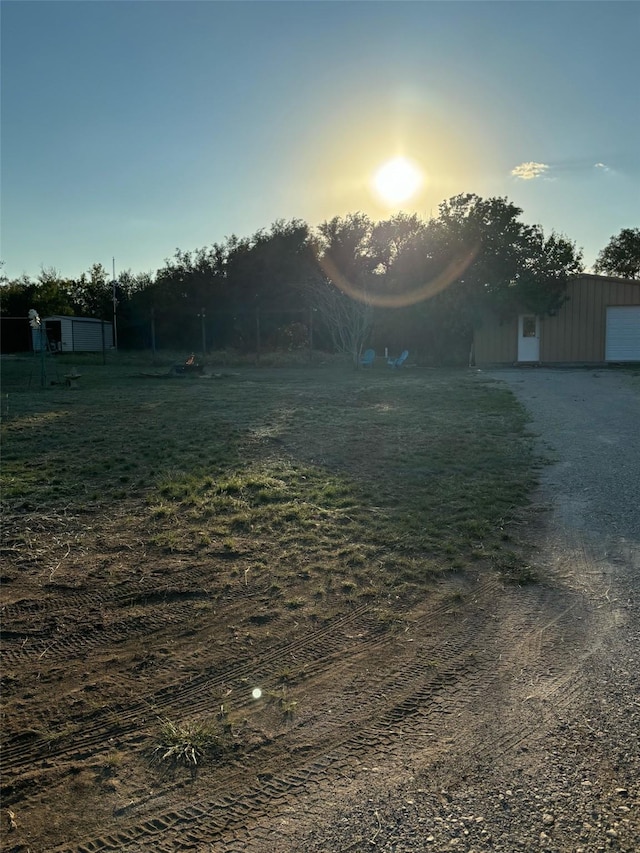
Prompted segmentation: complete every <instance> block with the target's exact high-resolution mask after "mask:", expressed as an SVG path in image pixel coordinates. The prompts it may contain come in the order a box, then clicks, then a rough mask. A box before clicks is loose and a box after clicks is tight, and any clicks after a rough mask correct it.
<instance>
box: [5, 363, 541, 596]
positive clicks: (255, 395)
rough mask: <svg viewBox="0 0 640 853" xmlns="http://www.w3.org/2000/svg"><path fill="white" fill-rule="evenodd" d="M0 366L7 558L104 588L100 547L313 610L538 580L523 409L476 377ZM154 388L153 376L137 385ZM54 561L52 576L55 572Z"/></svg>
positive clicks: (531, 475)
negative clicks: (229, 580)
mask: <svg viewBox="0 0 640 853" xmlns="http://www.w3.org/2000/svg"><path fill="white" fill-rule="evenodd" d="M36 362H38V359H33V358H25V359H18V360H9V359H6V360H3V364H2V373H3V392H2V416H3V462H2V499H3V507H4V518H5V543H4V545H5V548H8V549H10V550H11V551H12V552H13V553H17V552H19V553H20V554H21V555H22V559H29V560H30V561H31V564H32V565H34V566H37V565H40V566H41V567H42V571H43V572H45V573H49V574H53V573H56V574H57V576H60V574H61V573H63V572H64V571H71V569H73V571H74V572H79V573H89V574H91V573H93V572H99V571H100V566H99V564H98V563H97V562H96V558H95V554H94V545H95V543H96V542H97V541H108V542H110V543H111V545H112V547H114V548H121V549H129V550H131V551H133V552H136V553H137V554H140V553H142V552H144V553H145V554H147V555H149V557H150V558H152V555H154V554H155V555H156V556H157V557H158V558H159V559H160V558H162V557H163V556H164V557H166V556H167V555H173V556H175V557H179V558H180V559H194V560H197V561H198V563H199V564H202V563H204V562H207V561H208V562H209V563H210V565H211V572H212V573H215V572H216V571H217V568H216V567H224V570H225V572H227V570H228V569H229V566H230V565H231V564H234V562H235V565H236V571H237V573H238V576H239V577H240V579H241V581H242V582H244V583H246V584H249V583H251V582H254V581H255V580H256V578H258V577H260V578H261V579H262V580H263V582H266V581H267V579H268V585H269V588H270V589H271V590H272V593H273V598H274V601H277V603H278V606H280V607H283V608H287V609H290V610H296V609H302V608H304V607H305V605H306V604H307V603H309V602H311V601H313V602H316V603H317V602H319V601H321V600H323V599H325V598H326V597H327V596H330V595H331V594H332V593H336V592H339V593H340V598H341V599H343V598H345V597H346V598H347V599H349V600H352V601H353V600H357V599H363V598H365V599H366V598H374V597H377V596H380V595H383V594H388V593H389V592H390V591H391V590H395V591H396V592H399V591H402V593H403V594H408V595H411V594H412V593H416V592H419V591H420V590H421V589H423V588H424V586H425V584H428V583H429V581H430V580H432V579H433V578H434V576H437V575H438V574H440V573H442V572H447V571H452V570H453V571H459V570H463V569H465V567H468V566H469V565H475V566H480V564H482V565H485V566H488V567H492V566H493V567H495V568H497V569H498V570H499V571H502V572H503V573H504V574H505V577H507V578H508V579H512V580H515V581H522V580H526V579H527V578H526V572H523V571H522V570H521V569H519V568H518V561H517V560H516V559H515V557H514V554H513V553H512V543H511V541H510V539H511V532H510V522H511V521H512V520H513V519H514V518H515V517H517V516H518V515H519V513H521V511H522V508H523V507H524V506H525V505H526V503H527V495H528V493H529V492H530V489H531V487H532V484H533V481H534V476H535V470H534V459H533V457H532V452H531V447H530V441H529V438H528V437H527V434H526V419H525V416H524V414H523V411H522V410H521V408H520V407H519V406H518V404H517V403H516V402H515V401H514V399H513V398H512V397H511V395H510V394H509V393H508V392H507V391H506V390H502V389H500V388H499V387H498V386H496V385H495V384H492V383H491V382H489V381H487V380H485V379H484V378H483V376H482V374H477V373H475V372H469V371H465V370H460V371H447V370H419V369H414V370H406V371H404V372H397V373H394V372H391V371H387V370H382V369H378V370H373V371H368V372H365V371H354V370H353V369H351V368H348V367H346V368H344V369H336V368H333V367H332V368H321V367H317V368H311V367H309V368H296V369H273V368H265V369H251V368H238V369H233V368H226V369H222V370H221V371H220V372H219V373H212V374H209V375H205V376H204V377H202V378H192V377H181V378H168V377H158V378H152V376H150V375H149V374H153V373H154V372H156V373H159V374H160V373H162V368H149V367H148V366H147V367H140V366H139V365H138V366H136V364H135V362H129V363H126V360H125V359H124V358H122V359H121V360H120V362H119V363H111V364H108V365H106V366H103V365H102V364H100V363H99V359H91V358H89V357H87V358H86V359H85V362H84V363H82V362H80V363H79V361H78V357H77V356H76V357H75V358H74V362H73V364H74V366H75V367H77V369H78V370H79V372H80V373H81V374H82V376H81V379H80V380H79V383H78V384H79V387H77V388H68V387H65V386H64V385H63V384H59V385H58V384H55V385H53V384H49V383H50V382H51V381H63V376H64V373H65V372H67V371H68V370H69V365H65V363H64V361H63V360H62V359H60V360H57V361H55V362H51V361H50V362H48V363H47V383H48V384H46V385H45V387H41V386H40V372H39V366H38V364H36ZM143 374H147V375H143ZM58 564H59V565H58Z"/></svg>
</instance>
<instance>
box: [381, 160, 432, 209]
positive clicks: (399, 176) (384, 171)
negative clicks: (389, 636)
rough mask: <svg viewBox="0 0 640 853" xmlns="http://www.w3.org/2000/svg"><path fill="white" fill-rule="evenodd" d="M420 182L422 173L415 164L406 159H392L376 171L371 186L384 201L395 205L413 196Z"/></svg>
mask: <svg viewBox="0 0 640 853" xmlns="http://www.w3.org/2000/svg"><path fill="white" fill-rule="evenodd" d="M422 180H423V178H422V172H421V171H420V169H419V168H418V167H417V166H416V165H415V163H412V162H411V160H407V158H406V157H394V159H393V160H389V161H388V162H386V163H385V164H384V165H383V166H381V167H380V168H379V169H378V171H377V172H376V174H375V177H374V179H373V185H374V187H375V189H376V192H377V193H378V194H379V195H380V196H381V197H382V198H383V199H384V200H385V201H387V202H390V203H392V204H397V203H398V202H401V201H406V200H407V199H408V198H411V196H412V195H415V193H416V192H417V191H418V189H419V188H420V186H421V184H422Z"/></svg>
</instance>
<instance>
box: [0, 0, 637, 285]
mask: <svg viewBox="0 0 640 853" xmlns="http://www.w3.org/2000/svg"><path fill="white" fill-rule="evenodd" d="M0 16H1V17H0V27H1V38H2V45H1V47H2V53H1V72H2V83H1V87H2V88H1V101H0V109H1V121H2V130H1V149H0V166H1V176H2V185H1V190H0V214H1V220H0V225H1V244H0V258H2V260H3V262H4V272H5V274H6V275H7V276H8V277H9V278H15V277H18V276H19V275H21V274H23V273H26V274H28V275H30V276H32V277H36V276H37V275H38V273H39V272H40V270H41V269H42V268H51V267H54V268H55V269H56V270H58V272H59V273H60V274H61V275H62V276H66V277H77V276H79V275H80V273H81V272H83V271H85V270H87V269H89V268H90V266H91V265H92V264H94V263H102V264H103V265H104V266H105V267H106V268H107V270H108V271H111V270H112V263H113V262H112V259H114V258H115V268H116V275H117V273H118V271H119V270H124V269H129V270H131V271H132V272H134V273H139V272H155V271H156V270H157V269H159V268H161V267H162V266H163V264H164V261H165V259H167V258H170V257H171V256H172V255H173V254H174V252H175V250H176V249H177V248H179V249H181V250H184V251H186V250H192V249H196V248H201V247H204V246H210V245H211V244H213V243H215V242H223V241H224V240H225V238H227V237H229V236H231V235H232V234H236V235H237V236H239V237H248V236H250V235H252V234H253V233H255V232H256V231H257V230H259V229H261V228H266V229H268V228H269V227H270V226H271V224H272V223H273V222H275V221H276V220H279V219H284V220H290V219H294V218H298V219H303V220H305V221H306V222H307V223H309V225H311V226H316V225H318V224H320V223H321V222H323V221H325V220H327V219H331V218H332V217H334V216H343V215H345V214H347V213H352V212H356V211H363V212H364V213H367V214H368V215H369V216H371V217H372V218H373V219H374V220H376V221H377V220H379V219H383V218H386V217H388V216H390V215H392V214H394V213H396V212H398V210H404V211H406V212H410V213H413V212H416V213H418V214H419V215H420V216H422V217H423V218H425V219H427V218H429V217H430V216H436V215H437V213H438V205H439V204H440V203H441V202H443V201H444V200H446V199H448V198H451V197H452V196H454V195H456V194H458V193H476V194H478V195H480V196H482V197H484V198H488V197H493V196H501V197H507V198H508V199H509V201H511V202H513V203H515V204H516V205H518V206H519V207H520V208H522V210H523V213H522V216H521V218H522V220H523V221H524V222H526V223H528V224H539V225H541V226H542V228H543V230H544V233H545V234H550V233H551V232H552V231H554V230H555V231H557V232H560V233H563V234H565V235H566V236H567V237H569V238H570V239H571V240H574V241H575V243H576V245H577V246H578V247H579V248H582V249H583V252H584V261H585V264H586V266H587V268H589V267H590V266H591V265H592V264H593V262H594V261H595V258H596V255H597V253H598V252H599V251H600V250H601V249H602V248H603V247H604V246H605V245H606V244H607V242H608V241H609V239H610V237H611V236H612V235H614V234H617V233H619V231H620V230H621V229H622V228H631V227H638V226H640V65H639V64H638V59H637V57H638V53H637V45H638V37H639V36H640V3H637V2H620V3H619V2H615V0H607V2H582V0H569V2H562V0H558V2H526V0H525V2H519V0H511V2H484V0H475V2H456V1H455V0H448V1H447V0H443V2H403V0H382V2H366V0H359V2H348V0H342V2H340V1H339V0H338V2H313V0H308V2H307V1H306V0H297V2H270V1H269V0H262V1H261V2H242V0H235V2H207V0H199V2H196V0H110V2H102V1H101V0H77V2H57V0H46V2H30V0H6V1H5V0H3V2H2V3H1V5H0ZM400 155H402V156H404V157H406V158H409V159H410V161H411V162H412V163H413V164H414V165H415V166H416V167H418V168H419V170H420V173H421V175H422V183H421V185H420V187H419V189H418V190H417V192H416V193H415V194H414V195H413V196H412V197H410V198H409V199H407V200H405V201H404V202H402V203H399V202H395V203H391V202H388V201H385V200H384V199H382V198H381V197H380V196H379V195H378V194H377V192H376V189H375V186H374V183H373V178H374V176H375V174H376V171H377V170H378V169H379V168H380V166H382V165H383V164H384V163H386V162H387V161H389V160H390V159H392V158H394V157H397V156H400Z"/></svg>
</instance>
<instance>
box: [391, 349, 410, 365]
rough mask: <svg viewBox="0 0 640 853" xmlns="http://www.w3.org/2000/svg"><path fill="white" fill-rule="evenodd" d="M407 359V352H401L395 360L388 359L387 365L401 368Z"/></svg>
mask: <svg viewBox="0 0 640 853" xmlns="http://www.w3.org/2000/svg"><path fill="white" fill-rule="evenodd" d="M408 357H409V350H408V349H406V350H403V352H402V353H401V354H400V355H399V356H398V357H397V358H388V359H387V364H388V365H389V367H402V365H403V364H404V363H405V361H406V360H407V358H408Z"/></svg>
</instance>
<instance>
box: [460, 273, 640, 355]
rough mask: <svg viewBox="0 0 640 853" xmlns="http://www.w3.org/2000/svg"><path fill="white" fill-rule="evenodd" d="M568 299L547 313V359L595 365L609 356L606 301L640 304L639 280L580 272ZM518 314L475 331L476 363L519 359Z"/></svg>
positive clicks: (543, 346)
mask: <svg viewBox="0 0 640 853" xmlns="http://www.w3.org/2000/svg"><path fill="white" fill-rule="evenodd" d="M567 297H568V298H567V301H566V302H565V303H564V305H562V307H561V308H560V309H559V310H558V312H557V314H555V315H554V316H552V317H550V316H547V317H543V318H542V322H541V329H540V361H541V362H542V363H543V364H569V363H578V364H579V363H582V364H585V363H586V364H595V363H602V362H604V360H605V335H606V321H607V306H610V305H640V281H638V282H634V281H630V280H628V279H619V278H609V277H607V276H596V275H586V274H585V275H581V276H578V277H576V278H575V279H573V280H572V281H570V282H569V285H568V287H567ZM517 330H518V318H517V317H514V318H513V319H512V320H505V321H503V323H502V324H500V323H499V321H498V320H496V319H493V320H491V319H489V318H487V319H486V320H485V322H484V324H483V326H482V328H480V329H478V330H477V332H476V334H475V338H474V340H475V356H476V364H513V363H514V362H515V361H516V360H517V342H518V331H517Z"/></svg>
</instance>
